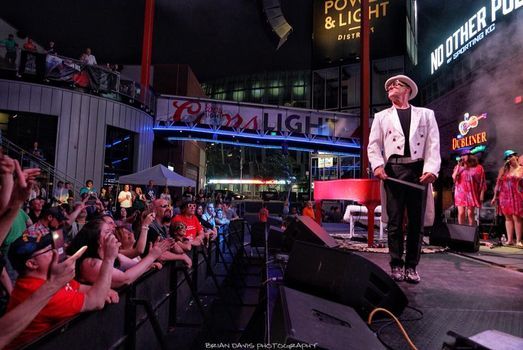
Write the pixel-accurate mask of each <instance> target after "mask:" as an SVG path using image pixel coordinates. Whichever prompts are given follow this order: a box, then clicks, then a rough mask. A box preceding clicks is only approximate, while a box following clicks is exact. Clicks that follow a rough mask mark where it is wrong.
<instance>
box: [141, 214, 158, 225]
mask: <svg viewBox="0 0 523 350" xmlns="http://www.w3.org/2000/svg"><path fill="white" fill-rule="evenodd" d="M155 218H156V215H155V214H154V213H149V214H148V215H147V216H146V217H145V218H144V219H143V223H142V225H143V226H149V225H150V224H151V223H152V222H153V221H154V219H155Z"/></svg>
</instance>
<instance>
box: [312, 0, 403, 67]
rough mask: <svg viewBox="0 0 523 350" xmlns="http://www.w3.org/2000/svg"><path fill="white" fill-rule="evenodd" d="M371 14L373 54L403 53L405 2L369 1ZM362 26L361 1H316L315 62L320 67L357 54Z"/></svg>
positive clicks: (379, 56) (314, 26) (314, 20)
mask: <svg viewBox="0 0 523 350" xmlns="http://www.w3.org/2000/svg"><path fill="white" fill-rule="evenodd" d="M368 14H369V20H370V32H371V37H370V41H371V47H372V50H371V52H372V57H373V58H381V57H389V56H397V55H403V54H404V51H405V42H406V39H405V14H406V8H405V1H398V0H369V10H368ZM390 28H394V31H391V30H390ZM360 29H361V0H313V61H314V65H315V66H316V67H321V66H326V65H329V64H337V63H339V62H342V61H347V60H348V59H349V60H350V59H351V58H352V59H353V58H355V57H357V56H358V55H359V52H360Z"/></svg>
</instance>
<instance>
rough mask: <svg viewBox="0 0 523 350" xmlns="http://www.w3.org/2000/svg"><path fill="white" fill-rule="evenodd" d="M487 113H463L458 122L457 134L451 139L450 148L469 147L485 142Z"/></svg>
mask: <svg viewBox="0 0 523 350" xmlns="http://www.w3.org/2000/svg"><path fill="white" fill-rule="evenodd" d="M486 119H487V113H483V114H480V115H470V114H469V113H465V114H464V115H463V120H462V121H460V122H459V124H458V131H459V134H458V135H457V136H456V137H454V138H453V139H452V150H453V151H455V150H457V149H461V148H467V149H469V148H471V147H475V146H478V145H481V144H485V143H487V131H486V122H483V120H486Z"/></svg>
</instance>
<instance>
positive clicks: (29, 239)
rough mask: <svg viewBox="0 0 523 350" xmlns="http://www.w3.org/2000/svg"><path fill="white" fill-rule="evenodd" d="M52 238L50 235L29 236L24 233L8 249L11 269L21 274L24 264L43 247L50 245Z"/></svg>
mask: <svg viewBox="0 0 523 350" xmlns="http://www.w3.org/2000/svg"><path fill="white" fill-rule="evenodd" d="M52 241H53V238H52V237H51V234H46V235H37V236H29V235H28V234H26V233H24V234H23V235H22V237H19V238H17V239H16V240H15V241H14V242H13V243H11V246H10V247H9V253H8V256H9V261H10V262H11V264H12V265H13V267H14V268H15V269H16V271H18V273H22V272H24V271H25V262H26V261H27V260H29V259H30V258H31V256H32V255H33V254H34V253H35V252H37V251H39V250H41V249H44V248H45V247H47V246H49V245H51V243H52Z"/></svg>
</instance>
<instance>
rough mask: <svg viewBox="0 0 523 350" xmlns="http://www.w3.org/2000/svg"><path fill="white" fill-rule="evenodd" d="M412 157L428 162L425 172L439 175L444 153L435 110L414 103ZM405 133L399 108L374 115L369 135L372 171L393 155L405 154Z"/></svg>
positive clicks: (411, 131)
mask: <svg viewBox="0 0 523 350" xmlns="http://www.w3.org/2000/svg"><path fill="white" fill-rule="evenodd" d="M411 111H412V112H411V122H410V139H409V146H410V157H411V158H412V159H423V160H424V161H425V163H424V166H423V172H424V173H426V172H429V173H433V174H434V175H436V176H438V173H439V169H440V165H441V155H440V149H439V129H438V124H437V123H436V118H435V117H434V111H432V110H430V109H427V108H420V107H414V106H411ZM404 151H405V135H404V134H403V130H402V128H401V123H400V119H399V117H398V112H397V111H396V108H394V107H390V108H388V109H385V110H383V111H381V112H379V113H376V115H375V116H374V121H373V122H372V128H371V131H370V136H369V147H368V150H367V152H368V154H369V161H370V164H371V166H372V170H374V169H376V168H377V167H379V166H384V165H385V164H386V163H387V160H388V159H389V158H390V156H391V155H393V154H399V155H403V154H404Z"/></svg>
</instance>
